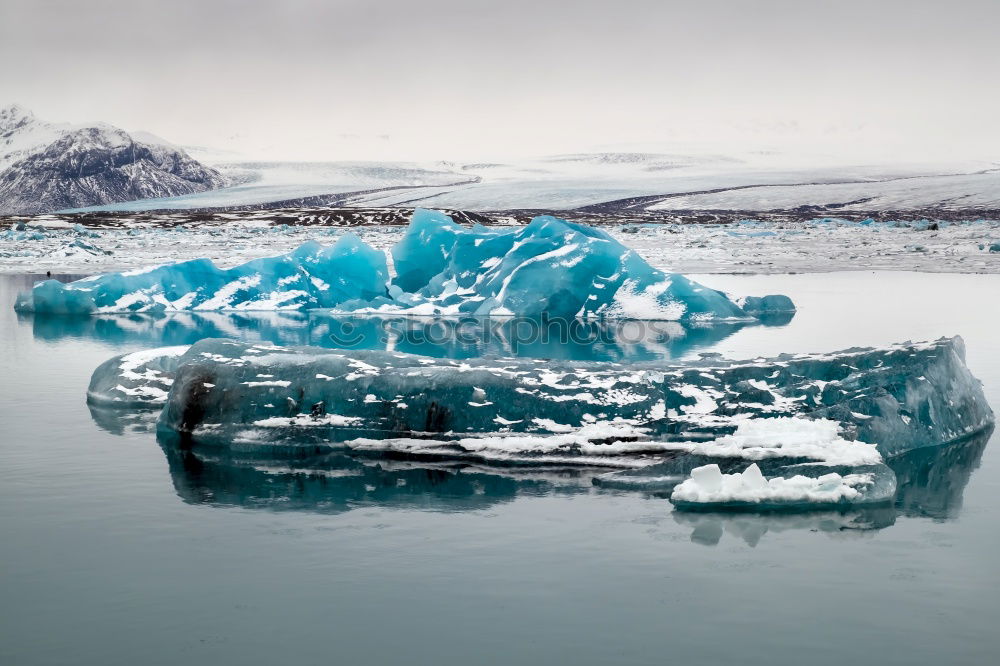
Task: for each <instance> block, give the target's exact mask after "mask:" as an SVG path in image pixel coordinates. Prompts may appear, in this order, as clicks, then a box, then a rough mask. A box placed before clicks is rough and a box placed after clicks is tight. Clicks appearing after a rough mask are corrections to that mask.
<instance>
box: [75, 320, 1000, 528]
mask: <svg viewBox="0 0 1000 666" xmlns="http://www.w3.org/2000/svg"><path fill="white" fill-rule="evenodd" d="M182 351H183V349H177V348H171V349H165V350H163V351H162V352H158V351H148V352H141V353H140V354H141V355H142V356H141V357H136V356H135V355H124V356H122V357H116V358H115V359H112V360H110V361H108V362H107V363H105V364H103V365H102V366H101V367H100V368H99V369H98V370H97V371H96V372H95V374H94V377H93V379H92V382H91V386H90V391H89V394H88V395H89V397H90V400H91V402H92V403H101V404H104V405H108V404H112V405H114V404H118V405H121V406H125V407H134V406H135V405H137V404H143V403H148V404H150V405H155V406H156V407H157V408H159V407H160V406H161V405H162V407H163V409H162V413H161V414H160V417H159V422H158V428H159V430H160V431H161V433H165V434H167V435H169V436H172V437H177V438H181V439H182V440H183V441H184V442H185V443H186V444H185V446H186V447H190V448H194V449H198V448H203V447H221V448H223V449H229V450H232V451H244V452H246V451H262V452H267V455H270V456H274V455H276V454H280V453H281V452H285V454H287V455H289V456H291V457H294V456H299V455H301V454H302V453H303V452H316V451H338V452H345V453H347V454H349V455H358V456H365V457H391V458H409V459H424V460H427V459H431V460H452V459H454V460H471V461H479V462H487V463H491V464H501V465H526V464H530V465H536V464H542V465H544V464H558V465H567V464H568V465H580V466H604V467H609V468H618V471H613V472H610V473H608V474H605V475H602V476H599V477H598V478H597V479H596V481H595V482H596V483H598V484H599V485H604V486H608V487H619V488H635V489H640V490H646V491H655V492H667V491H670V490H671V489H672V492H673V494H672V498H673V500H674V502H675V503H676V504H678V505H679V506H720V505H722V506H727V507H731V508H741V507H742V508H758V509H759V508H781V507H797V506H801V505H805V506H823V505H835V506H840V505H845V504H847V505H853V504H865V503H877V502H887V501H891V500H892V499H893V497H894V496H895V492H896V487H897V484H896V479H895V475H894V473H893V472H892V470H891V468H890V467H889V466H887V465H886V461H887V460H890V459H892V458H894V457H896V456H899V455H902V454H906V453H908V452H911V451H914V450H917V449H922V448H926V447H935V446H940V445H943V444H947V443H952V442H958V441H961V440H964V439H967V438H969V437H971V436H973V435H975V434H976V433H978V432H981V431H983V430H985V429H988V428H990V427H991V426H992V424H993V420H994V419H993V412H992V411H991V409H990V407H989V405H988V404H987V402H986V399H985V396H984V395H983V392H982V387H981V385H980V383H979V381H978V380H977V379H976V378H975V377H973V376H972V374H971V373H970V372H969V370H968V368H967V367H966V365H965V360H964V359H965V350H964V344H963V342H962V340H961V338H958V337H955V338H942V339H940V340H937V341H934V342H925V343H903V344H898V345H892V346H889V347H885V348H865V349H849V350H845V351H841V352H835V353H822V354H783V355H780V356H778V357H775V358H769V359H765V358H758V359H753V360H748V361H734V360H727V359H723V358H721V357H718V356H714V355H703V357H702V358H700V359H698V360H695V361H690V362H672V361H659V362H646V363H630V364H620V363H613V362H576V361H570V362H566V361H561V362H560V361H547V360H546V361H543V360H538V359H509V358H504V359H474V360H450V359H436V358H428V357H422V356H415V355H410V354H402V353H396V352H387V351H364V352H360V351H359V352H345V351H342V350H329V349H321V348H315V347H275V346H267V345H259V344H248V343H241V342H234V341H231V340H219V339H214V340H203V341H200V342H198V343H196V344H194V345H192V346H191V347H190V348H189V349H187V350H186V351H183V353H181V352H182Z"/></svg>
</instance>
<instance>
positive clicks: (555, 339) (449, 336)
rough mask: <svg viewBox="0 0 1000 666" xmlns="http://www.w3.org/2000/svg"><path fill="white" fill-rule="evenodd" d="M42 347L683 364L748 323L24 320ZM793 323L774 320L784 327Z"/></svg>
mask: <svg viewBox="0 0 1000 666" xmlns="http://www.w3.org/2000/svg"><path fill="white" fill-rule="evenodd" d="M19 318H20V320H21V321H22V322H23V323H26V324H27V323H30V325H31V327H32V332H33V335H34V337H35V338H36V339H38V340H44V341H47V342H55V341H59V340H63V339H67V338H83V339H91V340H97V341H100V342H104V343H107V344H111V345H115V346H116V347H120V346H124V345H141V346H148V347H162V346H175V345H189V344H193V343H195V342H197V341H198V340H202V339H204V338H229V339H234V340H240V341H243V342H250V343H272V344H276V345H282V346H316V347H325V348H328V349H357V350H394V351H399V352H405V353H409V354H419V355H422V356H433V357H438V358H456V359H464V358H477V357H481V356H513V357H529V358H530V357H533V358H550V359H562V360H579V361H584V360H586V361H647V360H656V359H670V358H679V357H682V356H684V355H686V354H688V353H690V352H692V351H695V350H698V349H705V348H709V347H711V346H713V345H715V344H717V343H719V342H721V341H722V340H724V339H726V338H728V337H729V336H731V335H733V334H734V333H736V332H737V331H739V330H741V329H742V328H744V327H745V326H747V325H756V324H754V323H752V322H751V323H749V324H748V322H745V321H726V322H708V321H705V322H683V323H681V322H675V321H645V320H630V319H618V320H601V319H590V320H584V319H547V318H528V317H513V318H488V317H472V316H464V317H415V316H402V315H333V314H329V313H326V312H322V311H313V312H250V313H234V312H206V313H195V312H181V313H173V314H164V315H150V314H135V315H103V316H97V315H95V316H66V315H42V314H34V315H31V314H27V315H25V314H22V315H19ZM785 323H787V320H785V319H781V320H776V321H771V320H768V321H767V323H766V324H765V325H769V326H775V325H783V324H785Z"/></svg>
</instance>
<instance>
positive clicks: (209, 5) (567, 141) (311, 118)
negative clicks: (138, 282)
mask: <svg viewBox="0 0 1000 666" xmlns="http://www.w3.org/2000/svg"><path fill="white" fill-rule="evenodd" d="M998 28H1000V2H998V1H997V0H950V1H949V2H939V1H935V2H925V1H923V0H910V1H907V2H897V1H895V0H865V1H863V2H862V1H857V0H838V1H837V2H826V1H823V0H814V1H810V0H796V1H786V0H742V1H736V0H732V1H720V0H691V1H685V0H681V1H678V0H656V1H647V0H613V1H608V2H605V1H599V0H577V1H574V2H569V1H561V2H546V1H545V0H533V1H524V0H505V1H504V2H483V1H479V0H461V1H456V0H380V1H364V0H325V1H320V0H281V1H280V2H272V1H270V0H253V1H244V0H240V1H235V0H197V1H193V0H169V1H165V0H159V1H155V2H153V1H150V0H129V1H127V2H125V1H119V0H88V1H80V0H76V1H61V0H0V56H2V62H3V63H4V65H3V67H2V68H0V106H3V105H6V104H8V103H19V104H21V105H23V106H26V107H28V108H30V109H32V110H34V112H35V113H36V114H37V115H38V116H39V117H42V118H45V119H49V120H54V121H70V122H87V121H92V120H102V121H106V122H109V123H112V124H115V125H118V126H120V127H123V128H125V129H128V130H145V131H149V132H152V133H154V134H157V135H159V136H161V137H163V138H165V139H167V140H169V141H171V142H173V143H176V144H180V145H185V146H207V147H212V148H214V149H218V150H220V151H232V154H233V155H237V154H238V155H240V156H244V157H250V158H253V159H269V160H308V161H323V160H341V159H371V160H384V159H402V160H429V159H465V160H477V159H487V158H500V157H508V156H516V155H541V154H554V153H565V152H580V151H589V150H598V149H619V150H664V151H671V150H691V151H698V150H708V151H712V152H719V151H721V152H725V151H727V150H749V149H762V150H763V149H776V150H787V151H799V152H802V153H809V154H812V153H815V154H818V155H826V154H833V153H836V154H839V155H846V156H848V157H849V159H855V160H857V161H858V162H878V161H881V162H887V161H897V160H918V161H927V162H930V161H942V162H950V161H956V160H963V159H983V160H996V161H1000V129H998V125H1000V123H998V119H1000V113H998V111H1000V85H997V81H998V80H1000V39H997V32H998Z"/></svg>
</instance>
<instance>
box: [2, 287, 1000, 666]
mask: <svg viewBox="0 0 1000 666" xmlns="http://www.w3.org/2000/svg"><path fill="white" fill-rule="evenodd" d="M697 279H699V280H700V281H702V282H704V283H706V284H708V285H710V286H713V287H717V288H723V289H728V290H732V291H734V292H742V293H771V292H779V293H787V294H789V295H790V296H791V297H792V298H793V299H794V300H795V301H796V303H797V304H798V305H799V308H800V310H799V313H798V314H797V315H796V317H795V318H794V319H793V320H792V321H791V323H789V324H787V325H784V326H772V327H760V326H757V327H747V328H742V329H738V330H733V331H728V332H727V333H726V335H723V336H714V337H713V336H709V338H706V339H705V340H703V341H702V343H703V344H701V345H700V346H698V347H697V349H696V348H694V347H691V348H688V347H684V346H683V345H682V346H681V347H680V348H678V347H670V346H669V345H667V347H665V349H666V351H665V352H664V353H666V354H675V355H679V356H683V355H691V354H694V353H697V352H698V351H705V350H706V349H711V350H712V351H720V352H723V353H725V354H727V355H730V356H735V357H747V356H757V355H770V354H775V353H778V352H781V351H824V350H834V349H840V348H844V347H848V346H853V345H870V344H883V343H889V342H896V341H901V340H906V339H914V340H917V339H928V338H935V337H939V336H941V335H953V334H956V333H957V334H961V335H963V336H964V337H965V340H966V343H967V346H968V363H969V366H970V367H971V369H972V371H973V372H974V373H975V374H976V375H977V376H978V377H979V378H980V379H982V380H983V382H984V385H985V389H986V394H987V397H988V399H989V400H990V402H991V404H993V406H994V408H997V407H998V406H1000V334H998V331H1000V306H998V299H997V297H998V295H1000V276H984V275H928V274H913V273H841V274H818V275H791V276H753V277H737V276H717V275H713V276H698V277H697ZM31 281H32V278H31V277H29V276H0V352H2V353H0V590H2V591H0V664H5V665H6V664H16V665H22V664H25V665H27V664H102V665H109V664H220V665H225V664H275V663H285V662H290V663H302V664H314V663H334V664H351V665H355V664H396V663H409V664H441V665H445V664H462V665H468V664H511V663H514V664H562V663H573V664H608V663H616V664H619V663H620V664H654V663H656V664H659V663H670V662H679V663H689V664H713V665H714V664H722V663H739V664H772V665H773V664H800V663H810V664H844V663H880V664H941V663H945V664H985V663H994V661H995V654H994V652H995V651H996V649H997V648H1000V632H998V631H997V625H998V621H1000V596H998V592H997V590H998V583H1000V569H998V565H997V553H998V552H1000V529H998V527H1000V512H998V510H997V508H996V506H997V504H998V503H1000V442H998V441H997V440H998V437H997V436H996V435H994V436H993V438H992V441H990V442H988V443H986V444H985V448H984V447H983V442H972V443H969V444H966V445H964V446H962V447H953V448H951V449H949V450H942V451H937V452H932V453H930V454H927V455H926V456H923V457H918V458H917V459H914V460H912V461H909V462H907V463H906V465H907V467H906V469H907V470H908V471H907V474H908V480H907V482H906V484H905V488H904V492H902V493H901V500H900V502H899V504H898V506H897V507H894V508H892V509H889V510H887V511H885V512H882V513H881V514H879V515H878V516H870V517H867V518H866V519H868V522H867V523H866V522H864V521H860V522H859V521H857V520H854V521H853V522H852V521H849V520H846V519H845V516H842V515H839V514H830V513H823V514H805V515H799V516H774V515H772V516H753V515H738V516H730V515H725V514H696V515H691V514H679V513H677V512H674V511H672V509H671V505H670V504H669V502H667V501H666V500H664V499H662V498H655V497H646V496H643V495H641V494H630V493H616V492H609V491H600V490H597V489H595V488H594V487H593V486H592V485H591V484H590V482H589V477H588V475H587V473H585V472H583V473H581V472H573V471H570V470H528V471H522V472H516V471H511V470H497V469H490V468H486V467H471V468H470V467H466V468H464V469H459V468H457V467H451V466H448V465H445V464H442V465H437V466H434V465H429V464H419V463H412V462H411V463H406V462H402V461H398V462H395V463H391V464H386V465H385V467H383V468H380V469H378V470H373V471H370V472H365V473H364V474H363V475H362V476H360V477H358V476H357V475H353V476H343V477H341V476H337V475H336V474H331V473H328V474H326V475H325V476H317V475H311V474H309V472H308V470H296V469H289V468H287V467H286V468H281V466H280V465H278V464H277V463H275V465H273V466H272V467H271V468H268V469H263V468H254V467H247V466H245V465H241V464H239V463H240V461H233V460H225V459H219V460H216V461H210V462H209V463H208V464H205V463H204V462H202V463H199V464H193V463H192V462H191V461H190V460H187V459H185V458H184V456H183V455H180V454H178V452H176V451H172V450H170V449H167V448H163V447H161V446H160V445H159V444H158V443H157V441H156V439H155V437H154V436H153V434H151V433H150V432H148V431H146V430H145V429H144V428H145V425H148V424H143V423H138V424H136V423H130V422H127V421H122V420H119V419H117V418H116V417H114V416H111V417H108V416H107V415H102V414H101V413H98V412H95V413H93V414H92V413H91V411H90V410H89V409H88V407H87V405H86V403H85V395H84V392H85V390H86V386H87V381H88V379H89V377H90V373H91V372H92V371H93V369H94V368H95V367H96V366H97V365H98V364H99V363H100V362H102V361H104V360H106V359H107V358H108V357H110V356H112V355H114V354H117V353H121V352H123V351H129V350H133V349H139V348H142V347H147V346H156V344H157V343H158V341H162V340H164V339H167V338H169V335H170V334H169V333H166V332H163V331H160V329H158V328H156V327H153V328H151V327H150V325H149V324H148V322H143V321H140V320H136V321H131V320H124V321H120V322H117V323H116V322H108V323H99V322H93V323H87V324H84V325H72V326H71V325H68V324H67V325H60V324H58V323H52V322H38V321H35V320H32V319H31V318H21V319H19V318H18V317H17V316H16V315H15V314H14V312H13V311H12V309H11V308H10V304H11V303H12V302H13V298H14V293H15V292H16V290H18V289H21V288H25V287H27V286H29V285H30V284H31ZM53 327H54V328H53ZM168 328H169V327H168ZM154 329H155V330H154ZM123 330H124V331H126V332H125V333H122V332H121V331H123ZM164 330H167V329H164ZM171 330H173V329H171ZM128 331H132V332H131V333H129V332H128ZM150 331H153V332H152V333H151V332H150ZM156 331H160V332H156ZM236 333H239V331H236ZM648 353H649V351H648V349H647V350H646V351H644V352H643V354H648ZM328 471H329V470H328ZM359 478H360V479H362V481H360V482H359V481H358V479H359ZM845 525H849V526H850V527H851V529H843V528H844V527H845Z"/></svg>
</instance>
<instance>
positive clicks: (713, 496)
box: [670, 463, 875, 508]
mask: <svg viewBox="0 0 1000 666" xmlns="http://www.w3.org/2000/svg"><path fill="white" fill-rule="evenodd" d="M874 484H875V475H874V474H870V473H866V474H846V475H841V474H838V473H836V472H830V473H827V474H823V475H821V476H817V477H809V476H803V475H798V474H797V475H794V476H790V477H782V476H777V477H773V478H770V479H768V478H765V477H764V475H763V473H762V472H761V471H760V467H758V466H757V464H756V463H752V464H750V466H748V467H747V468H746V469H745V470H744V471H743V472H742V473H737V474H723V473H722V470H721V469H720V468H719V466H718V465H717V464H714V463H713V464H711V465H704V466H702V467H696V468H695V469H693V470H691V477H690V478H689V479H687V480H685V481H684V482H682V483H681V484H680V485H678V486H677V487H676V488H674V492H673V494H672V495H671V496H670V500H671V501H672V502H673V503H675V504H698V505H717V506H725V507H729V508H737V507H740V506H746V507H758V508H759V507H769V508H780V507H782V506H795V505H803V504H807V505H819V506H828V505H831V504H853V503H855V502H857V501H858V500H861V499H864V495H865V492H866V490H867V489H868V488H870V487H872V486H874Z"/></svg>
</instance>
